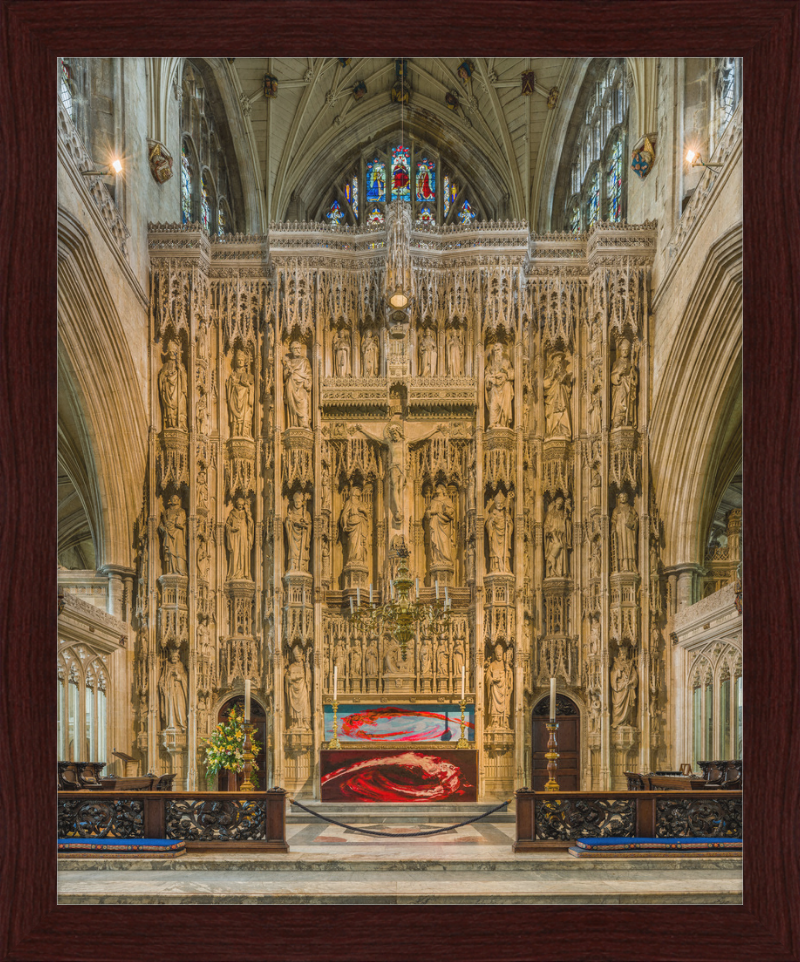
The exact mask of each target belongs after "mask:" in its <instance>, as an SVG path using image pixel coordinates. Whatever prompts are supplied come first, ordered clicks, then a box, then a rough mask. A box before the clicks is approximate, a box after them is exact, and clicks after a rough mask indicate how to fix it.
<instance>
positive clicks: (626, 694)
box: [611, 645, 639, 728]
mask: <svg viewBox="0 0 800 962" xmlns="http://www.w3.org/2000/svg"><path fill="white" fill-rule="evenodd" d="M638 684H639V672H638V670H637V668H636V659H635V658H634V657H633V655H632V654H631V651H630V648H629V647H628V646H627V645H623V646H622V647H621V648H620V649H619V651H618V652H617V657H616V658H615V659H614V664H613V665H612V666H611V726H612V728H617V727H618V726H619V725H633V724H635V723H636V686H637V685H638Z"/></svg>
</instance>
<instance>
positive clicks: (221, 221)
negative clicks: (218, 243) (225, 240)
mask: <svg viewBox="0 0 800 962" xmlns="http://www.w3.org/2000/svg"><path fill="white" fill-rule="evenodd" d="M226 226H227V225H226V223H225V208H224V207H223V206H222V204H220V205H219V209H218V210H217V233H218V234H219V236H220V237H222V235H223V234H224V233H225V228H226Z"/></svg>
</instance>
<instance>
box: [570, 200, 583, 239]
mask: <svg viewBox="0 0 800 962" xmlns="http://www.w3.org/2000/svg"><path fill="white" fill-rule="evenodd" d="M568 229H569V230H570V231H572V233H573V234H580V232H581V209H580V207H579V206H578V205H577V204H575V206H574V207H573V208H572V214H571V216H570V220H569V228H568Z"/></svg>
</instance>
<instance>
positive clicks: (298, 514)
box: [283, 491, 311, 571]
mask: <svg viewBox="0 0 800 962" xmlns="http://www.w3.org/2000/svg"><path fill="white" fill-rule="evenodd" d="M305 500H306V499H305V495H304V494H303V492H302V491H295V493H294V495H293V496H292V503H291V504H290V505H289V507H288V508H287V509H286V519H285V521H284V522H283V525H284V528H285V529H286V543H287V546H288V556H287V560H286V570H287V571H308V560H309V559H308V555H309V543H310V533H311V518H310V517H309V514H308V511H307V510H306V505H305Z"/></svg>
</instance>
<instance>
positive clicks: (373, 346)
mask: <svg viewBox="0 0 800 962" xmlns="http://www.w3.org/2000/svg"><path fill="white" fill-rule="evenodd" d="M361 356H362V358H363V364H362V374H363V375H364V377H377V376H378V368H379V366H380V347H379V346H378V338H377V337H376V336H375V334H374V332H373V331H372V329H371V328H367V330H366V331H364V338H363V340H362V341H361Z"/></svg>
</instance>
